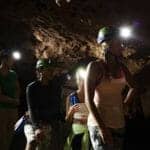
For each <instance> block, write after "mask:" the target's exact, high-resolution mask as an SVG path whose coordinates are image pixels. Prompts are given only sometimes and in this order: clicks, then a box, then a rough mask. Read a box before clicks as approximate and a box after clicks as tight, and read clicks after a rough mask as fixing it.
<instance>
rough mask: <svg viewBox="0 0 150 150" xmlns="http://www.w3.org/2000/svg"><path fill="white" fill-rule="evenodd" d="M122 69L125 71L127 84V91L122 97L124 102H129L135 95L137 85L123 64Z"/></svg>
mask: <svg viewBox="0 0 150 150" xmlns="http://www.w3.org/2000/svg"><path fill="white" fill-rule="evenodd" d="M123 71H124V73H125V77H126V81H127V84H128V86H129V91H128V93H127V95H126V97H125V99H124V104H127V105H129V104H131V103H132V100H133V99H134V97H135V96H137V91H138V86H137V84H136V82H135V81H134V80H133V77H132V75H131V73H130V72H129V70H128V68H127V67H126V66H123Z"/></svg>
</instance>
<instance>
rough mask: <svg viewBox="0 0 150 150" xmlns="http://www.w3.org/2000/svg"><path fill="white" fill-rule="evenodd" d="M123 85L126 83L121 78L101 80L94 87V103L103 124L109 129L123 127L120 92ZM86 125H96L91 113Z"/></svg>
mask: <svg viewBox="0 0 150 150" xmlns="http://www.w3.org/2000/svg"><path fill="white" fill-rule="evenodd" d="M125 83H126V81H125V78H124V77H123V76H121V77H120V78H115V79H114V78H112V79H110V80H108V79H105V78H103V79H102V80H101V82H100V84H99V85H97V87H96V90H95V96H94V103H95V105H96V107H97V108H98V111H99V113H100V115H101V118H102V120H103V121H104V124H105V125H106V126H107V127H109V128H114V129H118V128H123V127H124V126H125V120H124V113H123V100H122V96H121V91H122V88H123V87H124V86H125ZM116 89H117V90H116ZM88 125H89V126H96V125H97V122H96V120H95V119H94V116H93V115H92V114H91V113H90V114H89V117H88Z"/></svg>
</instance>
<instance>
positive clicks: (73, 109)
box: [66, 104, 80, 122]
mask: <svg viewBox="0 0 150 150" xmlns="http://www.w3.org/2000/svg"><path fill="white" fill-rule="evenodd" d="M79 109H80V107H79V105H78V104H75V105H73V106H70V107H69V110H68V113H67V116H66V119H67V120H68V121H70V122H72V119H73V114H74V113H75V112H78V111H79Z"/></svg>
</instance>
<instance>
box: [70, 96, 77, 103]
mask: <svg viewBox="0 0 150 150" xmlns="http://www.w3.org/2000/svg"><path fill="white" fill-rule="evenodd" d="M78 102H79V100H78V98H77V96H76V95H71V96H70V103H71V105H75V104H76V103H78Z"/></svg>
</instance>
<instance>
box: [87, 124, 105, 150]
mask: <svg viewBox="0 0 150 150" xmlns="http://www.w3.org/2000/svg"><path fill="white" fill-rule="evenodd" d="M88 129H89V133H90V139H91V143H92V147H93V150H104V145H103V143H102V139H101V136H100V134H99V129H98V127H97V126H88Z"/></svg>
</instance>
